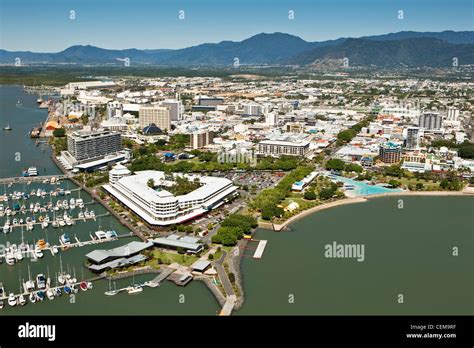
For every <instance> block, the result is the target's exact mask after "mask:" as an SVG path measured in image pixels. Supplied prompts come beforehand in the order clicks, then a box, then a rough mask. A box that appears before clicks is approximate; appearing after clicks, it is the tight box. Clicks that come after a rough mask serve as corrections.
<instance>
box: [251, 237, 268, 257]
mask: <svg viewBox="0 0 474 348" xmlns="http://www.w3.org/2000/svg"><path fill="white" fill-rule="evenodd" d="M267 242H268V241H266V240H260V241H259V242H258V246H257V249H256V250H255V254H253V258H254V259H261V258H262V255H263V252H264V250H265V247H266V246H267Z"/></svg>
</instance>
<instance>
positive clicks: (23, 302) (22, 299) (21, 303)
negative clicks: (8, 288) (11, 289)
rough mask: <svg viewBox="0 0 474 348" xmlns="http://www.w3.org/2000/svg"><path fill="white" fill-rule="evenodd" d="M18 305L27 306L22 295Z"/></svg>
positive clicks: (19, 297)
mask: <svg viewBox="0 0 474 348" xmlns="http://www.w3.org/2000/svg"><path fill="white" fill-rule="evenodd" d="M18 303H19V304H20V306H24V305H26V298H25V296H23V294H20V295H19V296H18Z"/></svg>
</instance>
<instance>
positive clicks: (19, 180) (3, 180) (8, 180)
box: [0, 174, 70, 185]
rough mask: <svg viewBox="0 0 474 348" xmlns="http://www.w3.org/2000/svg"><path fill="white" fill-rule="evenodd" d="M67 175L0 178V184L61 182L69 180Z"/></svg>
mask: <svg viewBox="0 0 474 348" xmlns="http://www.w3.org/2000/svg"><path fill="white" fill-rule="evenodd" d="M69 177H70V176H69V175H63V174H57V175H38V176H16V177H12V178H0V184H1V185H3V184H7V185H8V184H22V183H26V182H28V181H30V182H43V181H44V180H49V181H51V179H52V178H55V179H56V180H62V179H67V178H69Z"/></svg>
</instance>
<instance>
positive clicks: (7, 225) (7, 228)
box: [3, 220, 10, 233]
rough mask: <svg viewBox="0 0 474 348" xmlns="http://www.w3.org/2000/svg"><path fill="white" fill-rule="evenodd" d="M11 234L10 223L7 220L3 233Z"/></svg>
mask: <svg viewBox="0 0 474 348" xmlns="http://www.w3.org/2000/svg"><path fill="white" fill-rule="evenodd" d="M8 232H10V221H9V220H7V222H5V224H4V225H3V233H8Z"/></svg>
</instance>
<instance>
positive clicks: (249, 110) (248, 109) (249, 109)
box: [244, 104, 262, 116]
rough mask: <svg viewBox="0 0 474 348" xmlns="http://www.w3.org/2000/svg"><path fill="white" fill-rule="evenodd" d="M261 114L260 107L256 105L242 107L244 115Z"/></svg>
mask: <svg viewBox="0 0 474 348" xmlns="http://www.w3.org/2000/svg"><path fill="white" fill-rule="evenodd" d="M261 114H262V107H261V106H260V105H258V104H247V105H245V106H244V115H248V116H260V115H261Z"/></svg>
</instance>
